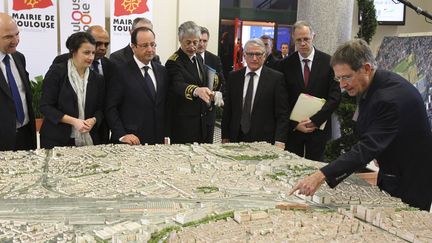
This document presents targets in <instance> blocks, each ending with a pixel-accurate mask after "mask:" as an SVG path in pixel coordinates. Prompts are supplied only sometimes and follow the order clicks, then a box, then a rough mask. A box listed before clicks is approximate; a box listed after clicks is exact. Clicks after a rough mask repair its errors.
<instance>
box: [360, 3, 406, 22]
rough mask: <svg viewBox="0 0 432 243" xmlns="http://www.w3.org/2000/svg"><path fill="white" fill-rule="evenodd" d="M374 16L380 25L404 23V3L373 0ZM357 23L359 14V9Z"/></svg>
mask: <svg viewBox="0 0 432 243" xmlns="http://www.w3.org/2000/svg"><path fill="white" fill-rule="evenodd" d="M374 5H375V10H376V16H377V21H378V24H380V25H405V5H404V4H402V3H400V2H399V1H397V0H374ZM358 18H359V24H360V22H361V16H360V11H359V17H358Z"/></svg>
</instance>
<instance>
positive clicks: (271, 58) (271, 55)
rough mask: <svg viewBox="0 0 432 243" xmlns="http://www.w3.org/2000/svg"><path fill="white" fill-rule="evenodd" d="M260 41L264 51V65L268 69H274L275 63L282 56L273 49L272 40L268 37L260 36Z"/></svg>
mask: <svg viewBox="0 0 432 243" xmlns="http://www.w3.org/2000/svg"><path fill="white" fill-rule="evenodd" d="M260 39H261V40H262V42H263V43H264V45H265V50H266V59H265V61H264V65H265V66H267V67H269V68H275V67H276V63H277V61H279V60H280V59H282V54H281V53H280V52H279V51H278V50H275V49H273V38H271V37H270V36H268V35H262V36H261V37H260Z"/></svg>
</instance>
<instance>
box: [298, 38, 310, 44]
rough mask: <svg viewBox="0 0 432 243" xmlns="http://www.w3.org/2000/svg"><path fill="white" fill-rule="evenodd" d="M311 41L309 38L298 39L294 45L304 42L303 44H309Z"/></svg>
mask: <svg viewBox="0 0 432 243" xmlns="http://www.w3.org/2000/svg"><path fill="white" fill-rule="evenodd" d="M311 40H312V39H311V38H309V37H305V38H299V39H296V40H295V43H296V44H302V43H303V42H304V43H306V44H308V43H310V41H311Z"/></svg>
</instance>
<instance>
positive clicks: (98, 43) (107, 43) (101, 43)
mask: <svg viewBox="0 0 432 243" xmlns="http://www.w3.org/2000/svg"><path fill="white" fill-rule="evenodd" d="M109 44H110V43H109V42H102V41H96V46H101V45H104V46H105V48H108V46H109Z"/></svg>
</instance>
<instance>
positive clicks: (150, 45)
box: [135, 42, 157, 49]
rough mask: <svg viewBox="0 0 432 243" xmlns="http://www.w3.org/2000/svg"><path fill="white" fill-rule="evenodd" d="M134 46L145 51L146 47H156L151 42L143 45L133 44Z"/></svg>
mask: <svg viewBox="0 0 432 243" xmlns="http://www.w3.org/2000/svg"><path fill="white" fill-rule="evenodd" d="M135 46H136V47H141V48H144V49H146V48H147V47H151V48H155V47H156V46H157V45H156V43H155V42H151V43H144V44H135Z"/></svg>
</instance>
